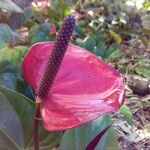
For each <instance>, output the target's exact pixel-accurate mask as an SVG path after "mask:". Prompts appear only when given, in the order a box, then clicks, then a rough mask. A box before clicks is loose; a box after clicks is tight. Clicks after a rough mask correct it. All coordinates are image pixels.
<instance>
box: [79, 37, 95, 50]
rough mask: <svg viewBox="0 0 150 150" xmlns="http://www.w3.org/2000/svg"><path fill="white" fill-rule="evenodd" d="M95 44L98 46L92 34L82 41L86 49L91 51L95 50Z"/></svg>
mask: <svg viewBox="0 0 150 150" xmlns="http://www.w3.org/2000/svg"><path fill="white" fill-rule="evenodd" d="M95 46H96V40H95V38H94V37H93V36H91V35H89V36H87V37H86V38H85V39H84V41H83V43H82V47H84V48H85V49H87V50H89V51H91V52H93V51H94V47H95Z"/></svg>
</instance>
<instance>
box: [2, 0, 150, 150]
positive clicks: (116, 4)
mask: <svg viewBox="0 0 150 150" xmlns="http://www.w3.org/2000/svg"><path fill="white" fill-rule="evenodd" d="M69 13H74V14H75V15H76V17H77V24H76V27H75V30H74V33H73V36H72V39H71V42H72V43H73V44H75V45H79V46H81V47H84V48H85V49H87V50H89V51H91V52H92V53H94V54H95V55H97V56H98V57H100V58H101V59H103V60H105V61H107V62H108V63H110V64H111V65H112V66H113V67H115V68H116V69H118V70H119V71H120V72H121V73H122V74H124V75H125V77H126V75H138V76H140V77H141V78H144V79H145V78H146V79H147V81H146V91H148V92H150V90H149V89H148V88H149V81H150V80H149V78H150V71H149V68H150V61H149V60H150V56H149V52H150V49H149V47H150V43H149V41H150V2H149V0H139V1H136V0H63V1H60V0H0V85H3V86H5V87H7V88H10V89H12V90H14V91H16V92H19V93H22V94H24V95H26V96H27V97H29V98H31V99H34V93H33V91H32V89H31V87H30V86H29V85H28V84H27V83H26V82H25V81H24V79H23V77H22V75H21V69H20V68H21V67H20V66H21V61H22V58H23V57H24V55H25V54H26V52H27V51H28V49H29V47H30V46H31V45H32V44H34V43H36V42H40V41H50V40H55V37H56V34H57V32H58V30H59V27H60V25H61V21H62V19H63V18H64V16H65V15H66V14H69ZM133 81H137V80H133ZM138 82H139V80H138ZM147 83H148V84H147ZM131 84H132V83H131ZM144 84H145V82H144ZM132 85H133V84H132ZM137 85H138V87H142V89H144V88H143V82H142V86H141V83H140V84H139V83H138V84H137ZM127 86H128V84H127ZM134 88H137V87H135V86H134ZM2 89H3V88H2ZM147 89H148V90H147ZM3 90H4V89H3ZM139 90H140V91H141V89H139ZM139 90H138V89H136V90H135V89H133V93H134V91H139ZM4 91H5V90H4ZM7 92H8V93H10V91H7ZM7 92H6V93H7ZM148 92H147V93H148ZM139 93H140V92H138V94H139ZM147 93H146V94H147ZM135 94H137V93H136V92H135ZM138 94H137V95H138ZM142 94H143V93H142ZM144 94H145V92H144ZM146 94H145V95H146ZM148 94H149V93H148ZM12 95H15V93H13V94H12ZM127 99H128V98H127ZM8 100H9V98H8ZM139 103H140V106H141V105H142V108H145V105H146V106H149V103H148V102H145V101H144V102H143V101H142V102H139ZM128 106H130V103H129V104H128ZM130 108H132V107H131V106H130ZM140 111H141V107H140ZM119 112H120V113H121V114H122V115H123V118H124V119H125V120H126V121H127V122H128V124H129V125H131V126H133V125H134V123H133V120H134V118H133V116H132V112H131V110H130V109H129V108H128V107H127V106H126V105H124V106H123V107H122V108H121V109H120V111H119ZM106 118H107V117H106ZM109 121H110V120H109ZM106 123H107V120H106ZM87 126H89V128H91V126H90V125H87ZM146 126H148V127H149V124H146ZM80 130H82V127H81V128H79V129H77V131H78V132H79V131H80ZM83 131H84V130H83ZM109 132H111V135H113V136H109V138H110V139H111V141H112V145H113V143H114V147H118V146H116V145H117V144H116V142H117V140H116V137H115V135H114V133H113V130H112V129H111V131H109ZM112 133H113V134H112ZM70 134H73V135H74V134H75V132H74V131H68V132H66V133H65V136H64V138H66V139H67V138H68V135H70ZM91 134H93V133H91ZM108 134H110V133H108ZM112 137H113V138H112ZM57 138H58V137H57ZM58 139H59V140H60V135H59V138H58ZM58 139H57V141H58ZM69 139H70V137H69ZM110 139H109V140H110ZM112 139H113V140H112ZM71 140H73V141H74V139H71ZM113 141H114V142H113ZM62 143H63V141H62ZM46 144H47V143H46ZM57 144H58V142H56V144H54V145H57ZM74 144H76V143H74ZM82 144H85V143H81V145H82ZM107 145H108V144H107ZM62 146H63V144H62ZM108 147H109V146H108ZM48 148H49V147H48ZM109 148H110V147H109Z"/></svg>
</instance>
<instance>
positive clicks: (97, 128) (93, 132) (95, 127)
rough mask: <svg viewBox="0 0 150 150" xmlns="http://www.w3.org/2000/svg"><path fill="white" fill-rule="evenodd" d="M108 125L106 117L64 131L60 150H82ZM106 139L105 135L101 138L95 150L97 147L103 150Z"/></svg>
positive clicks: (108, 119) (108, 121) (107, 117)
mask: <svg viewBox="0 0 150 150" xmlns="http://www.w3.org/2000/svg"><path fill="white" fill-rule="evenodd" d="M109 125H110V118H109V116H107V115H106V116H102V117H100V118H98V119H96V120H94V121H92V122H90V123H88V124H86V125H84V126H80V127H78V128H74V129H71V130H68V131H66V132H65V134H64V135H63V137H62V139H61V142H60V150H84V149H85V148H86V147H87V145H88V144H89V143H90V142H91V140H92V139H93V138H94V137H95V136H97V134H98V133H100V132H101V131H103V130H104V129H105V128H106V127H108V126H109ZM106 139H107V134H105V135H104V136H103V137H102V138H101V140H100V142H99V143H98V145H97V146H96V150H99V149H97V147H98V148H99V147H101V149H104V147H105V143H106Z"/></svg>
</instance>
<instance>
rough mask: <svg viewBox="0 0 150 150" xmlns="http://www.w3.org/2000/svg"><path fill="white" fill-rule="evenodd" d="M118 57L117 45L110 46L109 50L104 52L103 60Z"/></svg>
mask: <svg viewBox="0 0 150 150" xmlns="http://www.w3.org/2000/svg"><path fill="white" fill-rule="evenodd" d="M119 55H120V51H119V45H118V44H117V43H114V44H112V45H111V46H110V47H109V49H107V50H106V51H105V55H104V58H116V57H118V56H119Z"/></svg>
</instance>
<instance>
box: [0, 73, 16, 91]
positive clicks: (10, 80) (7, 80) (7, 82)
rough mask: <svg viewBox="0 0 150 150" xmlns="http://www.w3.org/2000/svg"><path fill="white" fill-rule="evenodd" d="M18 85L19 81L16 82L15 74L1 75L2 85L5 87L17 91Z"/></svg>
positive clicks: (0, 82) (0, 83) (0, 81)
mask: <svg viewBox="0 0 150 150" xmlns="http://www.w3.org/2000/svg"><path fill="white" fill-rule="evenodd" d="M16 84H17V81H16V76H15V75H14V73H9V72H6V73H3V74H0V85H3V86H5V87H7V88H10V89H12V90H15V89H16Z"/></svg>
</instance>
